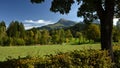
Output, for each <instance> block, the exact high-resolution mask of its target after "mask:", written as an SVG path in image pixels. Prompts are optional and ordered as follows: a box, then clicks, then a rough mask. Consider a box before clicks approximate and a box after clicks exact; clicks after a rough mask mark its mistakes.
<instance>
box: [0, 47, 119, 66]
mask: <svg viewBox="0 0 120 68" xmlns="http://www.w3.org/2000/svg"><path fill="white" fill-rule="evenodd" d="M114 55H115V63H114V64H113V63H112V61H111V59H110V57H109V56H108V51H101V50H94V49H89V50H74V51H72V52H66V53H62V52H60V53H58V54H56V55H52V54H51V55H47V56H46V57H44V58H40V57H30V56H27V57H25V58H20V57H19V58H18V59H11V58H9V59H8V60H7V61H4V62H0V67H3V68H112V67H113V65H114V67H115V68H120V47H119V48H118V47H117V46H116V47H114Z"/></svg>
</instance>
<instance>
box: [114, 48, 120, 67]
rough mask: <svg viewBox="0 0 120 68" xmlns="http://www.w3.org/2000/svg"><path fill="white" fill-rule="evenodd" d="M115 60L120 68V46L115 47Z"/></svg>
mask: <svg viewBox="0 0 120 68" xmlns="http://www.w3.org/2000/svg"><path fill="white" fill-rule="evenodd" d="M114 56H115V57H114V58H115V66H116V68H120V46H114Z"/></svg>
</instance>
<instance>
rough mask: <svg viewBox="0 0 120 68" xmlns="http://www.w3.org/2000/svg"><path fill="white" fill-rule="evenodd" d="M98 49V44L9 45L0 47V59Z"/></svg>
mask: <svg viewBox="0 0 120 68" xmlns="http://www.w3.org/2000/svg"><path fill="white" fill-rule="evenodd" d="M88 48H92V49H100V44H82V45H41V46H40V45H36V46H10V47H0V61H5V60H6V58H8V57H12V58H18V57H19V56H20V57H25V56H28V55H29V56H41V57H43V56H45V55H49V54H55V53H57V52H68V51H72V50H80V49H88Z"/></svg>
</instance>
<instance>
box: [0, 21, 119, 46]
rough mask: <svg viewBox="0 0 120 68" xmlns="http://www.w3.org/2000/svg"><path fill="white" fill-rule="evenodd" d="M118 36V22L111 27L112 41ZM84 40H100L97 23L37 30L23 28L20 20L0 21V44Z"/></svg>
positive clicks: (78, 42) (17, 44)
mask: <svg viewBox="0 0 120 68" xmlns="http://www.w3.org/2000/svg"><path fill="white" fill-rule="evenodd" d="M76 27H77V28H76ZM119 38H120V24H119V23H118V24H117V26H115V27H114V29H113V41H114V42H119ZM76 41H77V42H76ZM86 41H88V43H89V42H91V41H92V42H100V25H99V24H83V23H78V24H76V25H75V26H72V27H69V28H61V29H54V30H45V29H43V30H38V29H36V28H32V29H30V30H25V27H24V25H23V23H22V22H18V21H12V22H11V23H10V25H9V26H8V27H6V24H5V22H4V21H1V22H0V45H1V46H19V45H34V44H39V45H52V44H73V43H74V44H82V43H86ZM71 42H73V43H71Z"/></svg>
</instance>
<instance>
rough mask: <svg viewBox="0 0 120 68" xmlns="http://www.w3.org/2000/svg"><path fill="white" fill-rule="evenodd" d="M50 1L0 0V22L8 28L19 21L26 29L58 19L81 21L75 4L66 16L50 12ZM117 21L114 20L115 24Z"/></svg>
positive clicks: (54, 21)
mask: <svg viewBox="0 0 120 68" xmlns="http://www.w3.org/2000/svg"><path fill="white" fill-rule="evenodd" d="M51 1H52V0H45V2H44V3H42V4H32V3H31V2H30V0H0V21H5V22H6V25H7V26H8V25H9V24H10V22H11V21H15V20H17V21H20V22H22V23H23V24H24V26H25V28H26V29H29V28H32V27H40V26H43V25H47V24H52V23H56V22H57V21H58V20H59V19H60V18H65V19H68V20H72V21H76V22H79V21H82V18H78V17H77V9H78V8H77V4H74V5H73V6H72V10H71V11H70V13H69V14H67V15H61V14H59V13H53V12H50V10H49V8H50V6H51ZM117 20H118V19H114V22H116V21H117Z"/></svg>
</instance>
